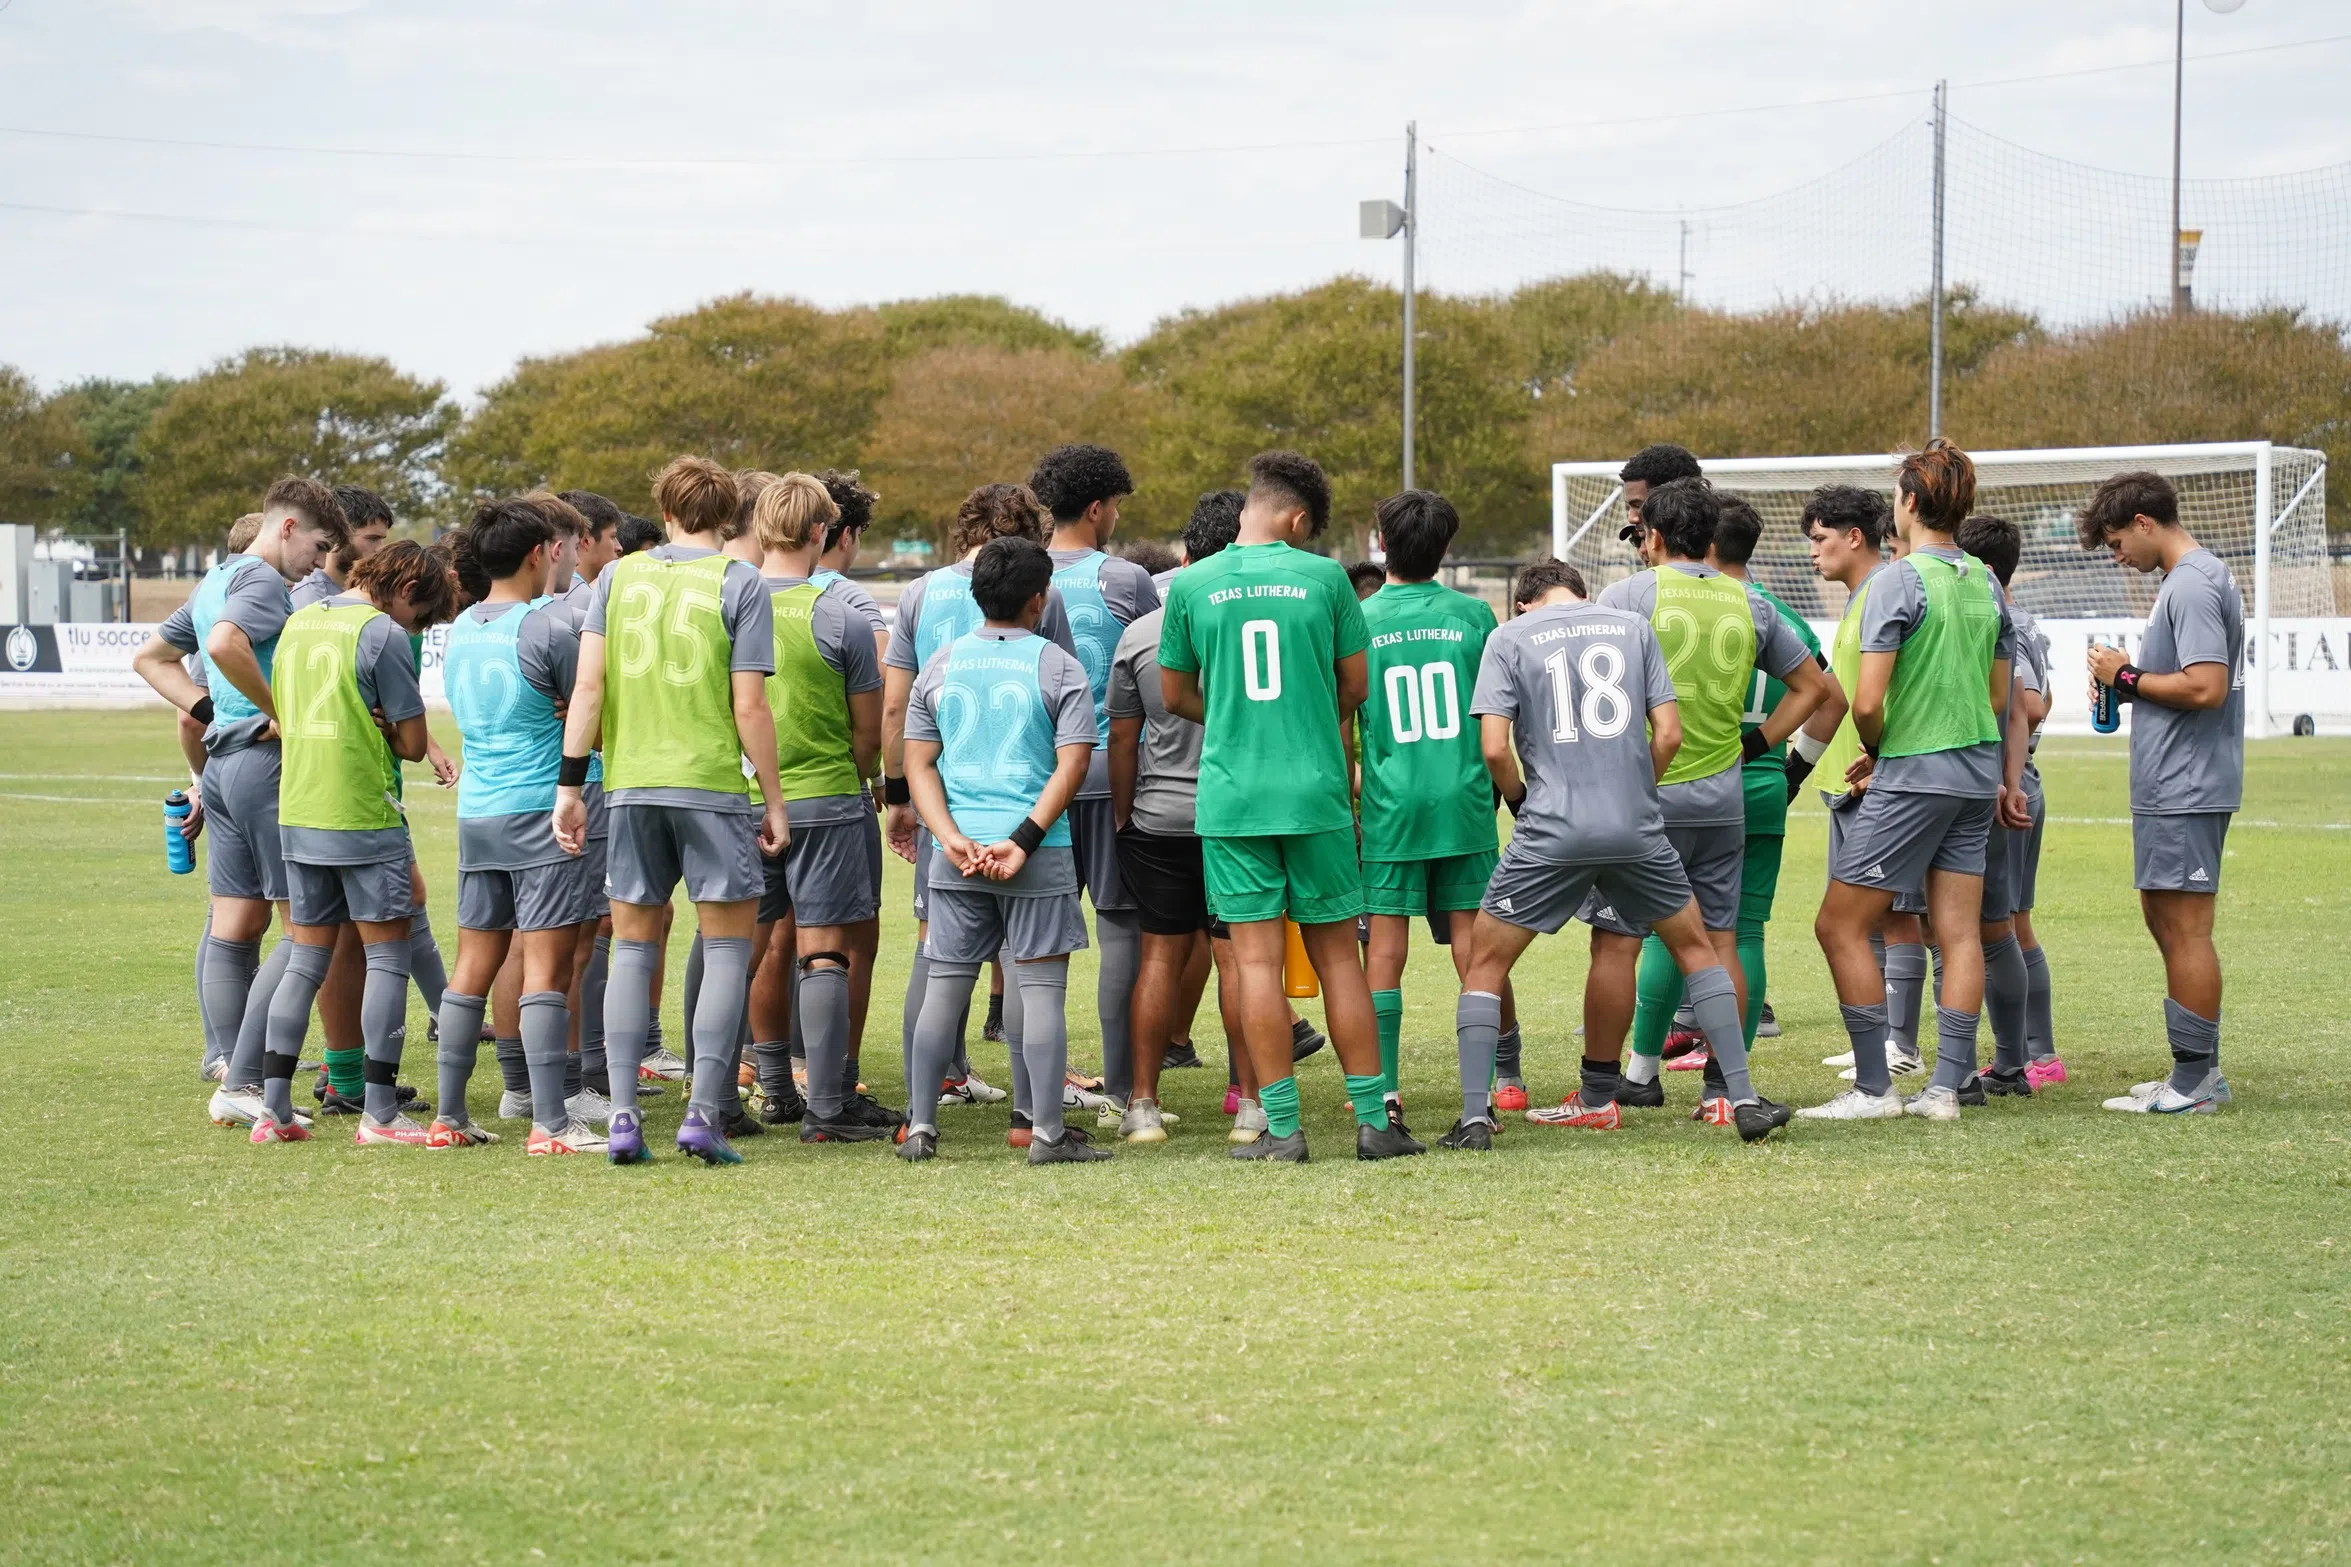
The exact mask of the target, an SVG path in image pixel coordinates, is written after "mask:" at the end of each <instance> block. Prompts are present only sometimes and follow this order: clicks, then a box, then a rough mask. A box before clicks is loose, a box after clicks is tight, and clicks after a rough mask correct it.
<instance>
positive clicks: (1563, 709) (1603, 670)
mask: <svg viewBox="0 0 2351 1567" xmlns="http://www.w3.org/2000/svg"><path fill="white" fill-rule="evenodd" d="M1543 672H1544V673H1545V674H1547V675H1549V676H1550V677H1551V711H1552V714H1553V718H1552V722H1551V738H1552V739H1554V740H1559V741H1568V740H1577V739H1581V738H1582V735H1579V734H1577V733H1576V716H1577V714H1578V713H1579V712H1580V713H1581V714H1582V716H1583V720H1584V734H1588V735H1590V736H1591V737H1592V738H1593V739H1595V740H1613V739H1615V738H1616V737H1617V736H1618V735H1620V734H1623V733H1624V732H1625V728H1626V726H1628V725H1629V724H1631V723H1632V721H1633V702H1632V698H1631V697H1629V696H1627V695H1626V694H1625V689H1624V654H1622V653H1620V652H1618V651H1617V650H1616V649H1615V648H1612V647H1610V646H1609V645H1608V644H1607V643H1605V642H1595V643H1593V644H1592V645H1591V646H1590V647H1588V648H1585V649H1584V652H1583V656H1582V657H1581V658H1579V659H1577V660H1576V678H1577V679H1578V680H1580V681H1582V682H1583V687H1584V694H1583V697H1582V699H1581V701H1580V702H1579V701H1578V699H1577V697H1576V694H1575V692H1574V691H1573V690H1572V689H1571V688H1570V686H1569V683H1568V678H1567V649H1565V648H1561V649H1560V650H1559V651H1558V652H1556V653H1554V654H1552V655H1551V656H1550V657H1549V658H1547V659H1545V660H1543Z"/></svg>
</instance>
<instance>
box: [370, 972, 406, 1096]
mask: <svg viewBox="0 0 2351 1567" xmlns="http://www.w3.org/2000/svg"><path fill="white" fill-rule="evenodd" d="M359 1037H360V1040H361V1041H362V1042H363V1043H364V1044H365V1045H366V1046H367V1063H366V1066H365V1068H364V1070H365V1072H366V1074H367V1113H368V1114H369V1115H371V1116H373V1117H374V1118H375V1119H376V1120H377V1121H379V1122H381V1121H389V1120H391V1119H392V1118H393V1117H394V1116H396V1115H398V1114H399V1113H400V1095H399V1093H398V1091H397V1090H398V1085H399V1082H400V1052H401V1051H402V1049H404V1048H405V1047H406V1045H407V1043H408V943H407V942H405V941H371V942H369V943H368V944H367V980H366V982H365V984H364V986H363V987H362V988H361V990H360V992H359Z"/></svg>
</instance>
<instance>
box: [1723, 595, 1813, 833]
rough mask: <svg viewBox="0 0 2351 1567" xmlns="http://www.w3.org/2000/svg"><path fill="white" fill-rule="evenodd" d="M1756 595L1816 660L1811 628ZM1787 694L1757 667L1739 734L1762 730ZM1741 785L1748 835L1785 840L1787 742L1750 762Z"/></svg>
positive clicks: (1776, 600)
mask: <svg viewBox="0 0 2351 1567" xmlns="http://www.w3.org/2000/svg"><path fill="white" fill-rule="evenodd" d="M1755 591H1756V592H1758V593H1760V594H1762V595H1763V596H1764V598H1765V599H1766V600H1768V601H1769V602H1770V604H1771V607H1772V608H1773V609H1776V610H1778V611H1779V614H1780V619H1782V620H1784V621H1786V622H1787V623H1788V629H1789V630H1791V631H1793V632H1795V633H1796V639H1797V640H1798V641H1799V642H1802V643H1803V644H1804V646H1805V648H1806V650H1807V651H1809V652H1810V653H1811V654H1812V656H1813V657H1814V658H1815V659H1817V658H1819V657H1820V638H1818V637H1816V636H1814V635H1813V634H1812V628H1811V627H1810V626H1808V625H1806V624H1805V623H1804V617H1803V616H1802V615H1799V614H1797V613H1796V612H1795V611H1794V610H1793V609H1790V608H1789V607H1788V605H1787V604H1786V602H1785V601H1783V600H1782V599H1781V598H1780V596H1779V595H1778V594H1776V593H1774V592H1772V591H1771V589H1769V588H1766V587H1757V588H1756V589H1755ZM1787 694H1788V688H1787V687H1786V686H1784V685H1782V684H1780V682H1779V681H1777V680H1775V679H1773V678H1772V677H1771V676H1770V675H1767V674H1765V673H1764V672H1763V670H1762V669H1761V668H1760V667H1758V668H1757V669H1756V671H1755V673H1754V675H1753V676H1751V677H1750V678H1749V679H1748V681H1747V711H1746V714H1745V716H1744V718H1743V720H1742V722H1741V724H1740V731H1741V733H1744V732H1745V731H1747V730H1749V729H1761V728H1762V727H1763V721H1764V719H1766V718H1768V717H1770V716H1771V710H1772V709H1773V708H1775V707H1777V706H1779V705H1780V698H1781V697H1783V696H1786V695H1787ZM1742 782H1743V783H1744V784H1745V786H1746V790H1747V833H1748V835H1749V836H1750V837H1755V836H1762V837H1770V838H1780V837H1785V836H1786V835H1787V831H1788V742H1787V741H1785V740H1782V741H1781V742H1780V743H1779V744H1778V745H1775V746H1773V747H1772V748H1771V749H1770V750H1768V751H1766V752H1764V753H1763V754H1762V755H1761V756H1759V757H1757V758H1756V759H1755V760H1754V761H1752V762H1749V763H1748V764H1747V766H1746V769H1745V772H1744V774H1743V777H1742Z"/></svg>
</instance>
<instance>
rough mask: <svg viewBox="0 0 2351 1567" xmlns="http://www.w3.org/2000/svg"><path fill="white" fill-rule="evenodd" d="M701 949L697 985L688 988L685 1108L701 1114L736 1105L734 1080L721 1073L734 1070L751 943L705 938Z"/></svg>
mask: <svg viewBox="0 0 2351 1567" xmlns="http://www.w3.org/2000/svg"><path fill="white" fill-rule="evenodd" d="M701 945H702V962H701V964H700V967H701V970H702V973H701V980H702V983H701V984H700V985H699V986H696V987H694V1030H693V1044H694V1091H693V1094H692V1097H691V1098H690V1100H689V1103H691V1104H692V1105H693V1106H694V1108H696V1109H698V1110H702V1111H705V1112H712V1111H724V1110H725V1108H726V1107H727V1105H728V1104H729V1103H730V1102H739V1100H738V1096H737V1094H736V1092H735V1084H734V1080H733V1079H732V1078H730V1077H728V1076H727V1074H728V1073H729V1072H731V1071H733V1070H734V1066H733V1062H734V1058H735V1044H736V1040H737V1038H738V1030H739V1029H740V1028H741V1027H742V1019H743V997H744V994H745V992H746V991H747V990H748V989H749V987H750V983H751V940H750V938H749V937H747V936H707V937H704V938H703V939H702V944H701ZM722 1090H723V1092H722Z"/></svg>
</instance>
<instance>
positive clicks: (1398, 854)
mask: <svg viewBox="0 0 2351 1567" xmlns="http://www.w3.org/2000/svg"><path fill="white" fill-rule="evenodd" d="M1363 620H1364V625H1365V627H1366V628H1367V629H1368V630H1369V631H1370V633H1371V643H1370V654H1371V656H1370V665H1371V693H1370V695H1369V696H1367V697H1365V698H1364V702H1363V711H1362V712H1361V713H1359V714H1358V715H1357V717H1356V726H1357V729H1358V732H1359V733H1360V734H1361V735H1362V737H1363V741H1362V749H1363V858H1365V859H1366V860H1435V859H1447V858H1450V857H1452V856H1454V855H1458V854H1491V853H1492V852H1493V850H1494V795H1493V786H1492V784H1491V782H1490V781H1489V780H1488V779H1487V777H1486V763H1485V756H1484V753H1483V752H1482V751H1481V750H1480V749H1479V746H1478V726H1477V720H1476V719H1475V718H1473V717H1471V716H1470V713H1469V703H1468V698H1469V697H1470V695H1471V694H1472V693H1473V692H1474V691H1475V690H1476V689H1477V681H1478V665H1479V663H1480V661H1481V660H1482V659H1483V658H1484V656H1485V651H1486V638H1487V637H1489V636H1491V635H1492V634H1493V631H1494V612H1493V610H1491V609H1489V608H1488V607H1487V606H1486V601H1485V600H1484V599H1476V598H1471V597H1470V596H1469V595H1468V594H1466V593H1456V592H1454V591H1453V590H1452V589H1451V588H1448V587H1446V586H1444V585H1443V584H1442V583H1437V582H1391V583H1389V584H1388V585H1387V586H1385V587H1383V588H1381V589H1380V590H1379V591H1378V592H1377V593H1374V594H1373V595H1372V596H1371V597H1370V598H1368V599H1365V600H1364V601H1363Z"/></svg>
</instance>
